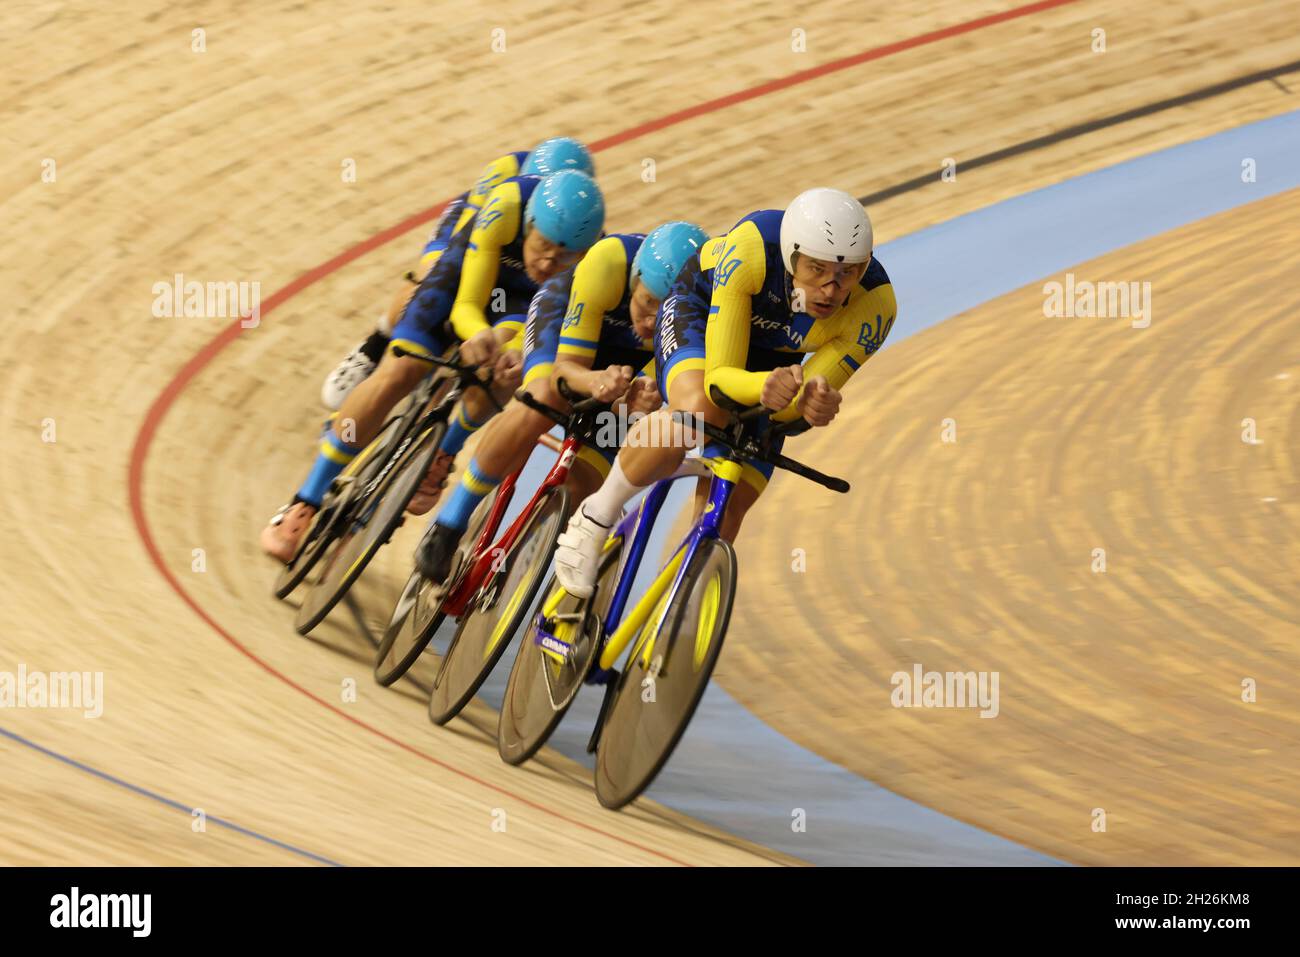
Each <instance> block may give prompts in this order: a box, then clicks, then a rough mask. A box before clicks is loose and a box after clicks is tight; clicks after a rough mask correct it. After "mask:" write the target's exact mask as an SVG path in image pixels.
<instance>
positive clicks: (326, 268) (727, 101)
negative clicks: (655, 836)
mask: <svg viewBox="0 0 1300 957" xmlns="http://www.w3.org/2000/svg"><path fill="white" fill-rule="evenodd" d="M1077 2H1078V0H1040V2H1038V3H1031V4H1028V5H1026V6H1022V7H1015V8H1013V9H1011V10H1005V11H1003V12H1001V13H994V14H990V15H989V16H985V17H979V18H977V19H975V20H968V21H966V22H965V23H959V24H955V25H954V26H951V27H945V28H943V29H941V30H934V31H932V32H930V33H923V34H920V35H919V36H915V37H911V38H909V39H906V40H899V41H898V42H896V43H889V44H886V45H884V46H879V47H873V48H872V49H870V50H865V51H863V52H862V53H856V54H854V55H853V56H848V57H843V58H841V59H839V60H832V61H830V62H829V63H823V64H821V65H820V66H815V67H812V68H810V69H807V70H802V71H800V72H798V73H792V74H790V75H789V76H785V77H780V78H778V79H775V80H769V81H768V82H766V83H762V84H759V85H758V86H753V87H750V88H748V89H745V90H741V91H739V92H737V93H731V94H728V95H727V96H723V97H719V98H717V99H714V100H708V101H706V102H704V103H699V104H696V105H695V106H692V107H688V108H687V109H684V110H679V111H677V112H676V113H669V114H668V115H666V116H662V117H660V118H658V119H655V120H650V121H649V122H647V123H642V124H641V125H640V126H634V127H632V128H630V129H627V130H624V131H623V132H621V133H615V134H614V135H613V136H607V137H606V138H604V139H602V140H597V141H596V142H594V143H591V144H589V148H590V149H591V151H592V152H593V153H595V152H600V151H601V150H607V149H610V148H612V147H615V146H619V145H621V144H623V143H627V142H630V141H632V140H635V139H638V138H640V137H642V136H646V135H648V134H650V133H654V132H658V131H659V130H662V129H666V128H667V127H670V126H675V125H677V124H678V123H684V122H686V121H687V120H691V119H694V118H696V117H698V116H704V115H706V114H708V113H714V112H717V111H718V110H722V109H725V108H726V107H729V106H734V105H736V104H737V103H744V102H747V101H749V100H754V99H757V98H758V97H761V96H766V95H767V94H769V93H775V92H778V91H780V90H785V89H788V88H790V87H792V86H795V85H797V84H800V83H806V82H808V81H809V80H815V79H819V78H820V77H823V76H827V75H828V74H831V73H836V72H838V71H840V70H847V69H849V68H850V67H854V66H859V65H861V64H863V63H869V62H871V61H873V60H880V59H883V58H885V57H888V56H892V55H893V54H895V53H901V52H903V51H904V50H912V49H915V48H917V47H921V46H926V45H928V44H931V43H937V42H939V41H940V40H947V39H950V38H952V37H955V36H960V35H962V34H964V33H971V32H973V31H975V30H981V29H983V28H985V27H990V26H994V25H996V24H999V23H1005V22H1007V21H1009V20H1016V19H1019V18H1021V17H1026V16H1029V15H1031V14H1034V13H1041V12H1043V11H1046V10H1051V9H1053V8H1055V7H1064V6H1067V5H1068V4H1072V3H1077ZM446 205H447V203H446V201H443V202H441V203H439V204H438V205H436V206H433V207H431V208H429V209H426V210H424V211H423V212H420V213H416V214H415V215H413V216H409V217H407V218H406V219H404V220H402V222H400V223H398V224H397V225H395V226H390V227H389V228H388V229H385V230H384V231H383V232H380V233H376V234H375V235H374V236H371V237H370V238H369V239H366V240H364V241H363V242H360V243H358V244H357V245H355V246H353V247H351V248H350V249H347V250H344V251H343V252H342V253H339V255H337V256H335V257H334V258H333V259H330V260H328V261H327V262H324V263H322V264H321V265H319V266H316V267H315V268H314V269H311V270H309V271H307V272H305V273H303V274H302V275H301V276H299V277H298V278H297V279H295V280H293V281H292V282H291V283H289V284H288V285H287V286H284V287H283V288H281V289H278V290H276V291H275V292H274V293H273V294H272V295H271V296H270V297H269V298H268V299H267V300H266V302H265V303H264V304H263V305H262V308H261V313H260V315H261V316H263V317H264V316H266V315H267V314H268V313H270V312H271V311H273V310H274V309H276V308H278V307H279V306H281V305H283V304H284V303H285V302H287V301H288V300H289V299H291V298H293V297H294V296H296V295H297V294H298V293H300V292H302V291H303V290H304V289H306V288H308V287H309V286H312V285H314V284H315V283H317V282H319V281H320V280H321V279H324V278H325V277H326V276H328V275H330V274H331V273H333V272H336V271H338V270H339V269H342V268H343V267H344V266H346V265H348V264H349V263H351V262H354V261H355V260H357V259H360V258H361V257H362V256H364V255H365V254H366V253H368V252H371V251H373V250H375V249H378V248H379V247H380V246H383V245H385V244H386V243H388V242H391V241H392V240H394V239H396V238H397V237H398V236H401V235H403V234H405V233H407V232H409V231H410V230H412V229H415V228H416V227H417V226H420V225H422V224H424V223H427V222H429V221H431V220H432V219H433V218H434V217H436V216H437V215H438V214H439V213H440V212H441V211H442V209H443V208H444V207H445V206H446ZM241 331H242V326H241V320H238V319H237V320H235V321H233V322H232V323H231V324H230V325H229V326H227V327H226V328H225V329H223V330H222V331H221V332H220V333H219V334H218V335H217V336H215V337H214V338H213V339H212V340H211V341H210V342H208V344H207V345H205V346H204V347H203V348H202V349H200V350H199V351H198V352H197V353H196V354H195V355H194V356H193V357H192V358H191V359H190V360H189V361H188V362H186V363H185V365H183V366H182V367H181V368H180V370H179V371H177V373H176V375H175V376H174V377H173V378H172V380H171V381H170V382H168V383H167V385H166V387H165V388H164V389H163V390H162V392H161V393H159V395H158V397H157V398H156V399H154V401H153V404H152V405H150V407H149V411H148V412H146V413H145V417H144V421H143V422H142V423H141V424H140V429H139V431H138V432H137V433H136V437H135V444H134V445H133V446H132V449H131V463H130V467H129V471H128V474H127V490H128V495H129V498H130V503H131V517H132V519H133V520H134V522H135V527H136V531H137V532H138V533H139V535H140V540H141V541H142V542H143V543H144V548H145V551H146V552H147V553H148V555H149V558H150V560H151V561H152V562H153V563H154V566H155V567H156V568H157V569H158V572H159V574H161V575H162V577H163V579H164V580H165V581H166V582H167V584H168V585H170V586H171V588H172V591H174V592H176V594H177V595H178V596H180V599H181V601H183V602H184V603H185V604H186V605H188V606H189V607H190V608H191V609H192V610H193V611H194V613H195V614H196V615H198V616H199V618H201V619H202V620H203V621H204V622H205V623H206V624H207V625H208V626H209V627H210V628H212V630H213V631H215V632H216V633H217V634H218V635H220V636H221V637H222V638H223V639H225V640H226V641H227V642H228V643H229V644H230V645H231V646H233V647H234V648H235V649H237V650H238V651H239V652H240V653H241V654H243V655H245V656H246V657H247V658H248V659H249V660H250V661H252V662H253V663H254V664H256V665H257V666H258V667H260V668H261V669H263V670H264V671H266V672H267V673H268V674H270V675H273V676H274V677H276V678H278V679H279V680H280V681H282V682H284V683H285V684H286V685H288V686H289V687H290V688H293V689H294V690H295V691H297V692H299V693H300V694H303V695H305V696H306V697H308V698H310V699H311V700H312V701H314V702H315V703H316V704H318V705H320V706H321V707H323V708H326V709H328V710H329V711H331V712H333V713H334V714H336V715H338V716H339V717H340V718H343V719H344V720H346V721H350V722H352V723H353V724H355V725H357V726H358V727H360V728H364V729H365V730H366V731H368V732H370V733H371V734H373V735H375V736H377V737H379V738H381V739H383V740H384V741H387V742H388V743H389V744H392V745H394V746H395V747H398V748H401V749H402V750H403V751H406V752H408V753H409V754H413V755H415V756H416V757H418V758H421V759H423V760H425V761H428V762H430V763H431V764H435V765H437V766H438V767H440V768H443V769H444V770H447V771H450V772H451V773H453V774H456V775H458V776H460V777H462V778H464V779H465V780H467V781H473V782H474V783H475V784H480V785H482V786H483V787H485V788H487V789H488V790H491V791H495V792H497V793H498V794H503V795H505V796H507V797H510V798H512V799H514V800H516V801H518V802H519V803H521V804H524V805H526V806H528V807H531V808H533V809H535V810H538V811H541V812H543V813H545V814H549V815H551V816H552V817H554V818H556V819H557V820H561V821H563V822H565V823H566V824H571V825H573V826H574V827H578V828H582V829H583V830H586V831H589V832H591V833H593V834H599V835H600V836H601V837H607V838H609V839H610V840H613V841H617V842H618V843H620V844H624V845H627V846H628V847H633V848H636V849H637V850H640V851H644V852H645V853H647V854H653V855H655V856H657V857H660V858H662V859H664V860H666V861H670V862H672V863H674V864H682V865H684V866H686V862H685V861H681V860H678V859H677V858H674V857H672V856H670V855H668V854H665V853H663V852H662V851H658V850H655V849H654V848H651V847H646V846H644V845H642V844H638V843H636V842H635V841H632V840H629V839H628V838H625V837H620V836H619V835H617V834H611V833H609V832H608V831H604V830H601V829H600V828H598V827H594V826H592V825H590V824H587V823H586V822H584V821H581V820H578V819H575V818H571V817H568V816H566V815H564V814H561V813H559V812H558V811H556V810H554V809H553V808H549V807H547V806H545V805H543V804H540V803H538V802H536V801H533V800H531V799H530V798H527V797H524V796H523V795H521V794H518V793H516V792H514V791H511V790H509V789H508V788H504V787H501V786H500V785H497V784H493V783H491V782H490V781H485V780H483V779H482V778H480V777H477V776H475V775H473V774H471V773H470V772H468V771H465V770H463V769H461V768H458V767H455V766H453V765H451V764H448V763H447V762H445V761H443V760H441V759H439V758H436V757H434V756H433V755H431V754H428V753H427V752H424V751H421V750H420V749H418V748H416V747H414V746H413V745H410V744H407V743H406V742H405V741H402V740H400V739H398V738H395V737H393V736H392V735H390V734H388V733H386V732H384V731H381V730H380V729H379V728H377V727H375V726H374V725H371V724H367V723H366V722H365V721H362V720H361V719H360V718H357V717H356V716H355V715H351V714H349V713H348V712H346V711H344V710H343V709H341V708H339V707H336V706H335V705H333V704H331V703H330V702H328V701H326V700H325V699H324V698H321V697H319V696H318V695H316V694H313V693H312V692H311V691H310V690H308V689H307V688H304V687H303V686H302V685H300V684H298V683H297V682H296V681H294V680H293V679H292V678H290V677H289V676H288V675H286V674H284V673H283V672H281V671H277V670H276V669H275V668H273V667H271V665H269V664H268V663H267V662H265V661H263V660H262V659H261V658H259V657H258V656H257V655H255V654H254V653H253V652H252V651H250V650H249V649H248V648H247V647H246V646H245V645H243V644H242V643H241V642H240V641H239V640H238V639H237V638H235V636H234V635H232V634H231V633H230V632H228V631H226V629H225V628H223V627H222V626H221V624H220V623H219V622H218V621H217V620H216V619H215V618H213V617H212V616H211V615H209V614H208V613H207V612H206V611H204V609H203V607H202V606H201V605H200V604H199V603H198V602H197V601H196V600H195V599H194V597H193V596H191V595H190V593H189V592H188V591H186V590H185V588H184V586H182V585H181V583H180V580H179V579H178V578H177V577H176V576H175V575H174V574H173V573H172V571H171V569H169V568H168V567H167V563H166V562H165V561H164V560H163V556H162V552H161V551H160V550H159V548H158V543H157V541H156V540H155V539H154V537H153V532H152V531H151V530H150V528H149V518H148V516H147V514H146V513H145V507H144V469H145V463H146V461H147V460H148V457H149V449H150V447H151V446H152V444H153V440H154V437H155V435H157V433H158V427H159V426H160V425H161V424H162V420H163V419H164V418H165V417H166V415H167V413H168V411H170V409H171V407H172V404H173V403H174V402H175V401H176V399H177V397H179V396H180V394H181V393H182V392H183V391H185V389H186V388H187V387H188V386H189V384H190V382H192V381H193V380H194V379H195V378H196V377H197V376H198V374H199V373H200V372H202V371H203V369H204V368H205V367H206V366H207V365H208V363H209V362H211V361H212V360H213V359H215V358H216V357H217V355H218V354H220V353H221V352H222V350H224V349H225V348H226V347H227V346H228V345H230V344H231V343H232V342H233V341H234V340H235V339H236V338H237V337H238V336H239V333H240V332H241Z"/></svg>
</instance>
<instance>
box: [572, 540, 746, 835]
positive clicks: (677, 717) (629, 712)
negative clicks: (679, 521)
mask: <svg viewBox="0 0 1300 957" xmlns="http://www.w3.org/2000/svg"><path fill="white" fill-rule="evenodd" d="M736 574H737V572H736V553H735V551H734V550H732V547H731V545H730V544H728V543H727V542H725V541H723V540H722V539H716V538H715V539H709V540H707V541H705V542H702V543H701V544H700V547H699V548H698V549H697V550H696V552H695V555H694V556H693V557H692V558H691V564H690V567H689V568H688V569H687V572H686V575H685V577H684V578H683V579H682V584H681V587H680V589H678V592H677V594H676V595H675V596H674V598H673V601H672V603H671V605H669V607H668V609H667V611H666V613H665V614H664V616H663V618H662V619H661V620H660V624H659V627H658V628H657V629H652V630H650V631H648V632H647V633H646V634H645V635H644V637H643V638H642V640H641V641H640V642H638V644H637V645H635V646H634V647H633V649H632V652H631V654H630V655H629V657H628V661H627V664H626V665H625V666H624V668H623V674H622V676H621V677H620V679H619V687H618V690H617V692H616V693H615V698H614V701H613V704H612V705H611V706H610V710H609V715H608V716H607V717H606V719H605V725H604V727H603V728H602V729H601V732H600V741H599V743H598V745H597V748H596V772H595V778H596V797H597V798H598V799H599V800H600V803H601V804H602V805H604V806H605V807H607V808H610V809H611V810H616V809H618V808H621V807H623V806H625V805H627V804H629V803H630V802H632V801H634V800H636V798H637V797H638V796H639V795H640V794H641V792H642V791H644V790H645V789H646V788H647V787H649V786H650V783H651V782H652V781H654V779H655V776H656V775H658V773H659V772H660V771H661V770H662V769H663V766H664V765H665V764H667V763H668V759H669V757H671V756H672V753H673V749H674V748H676V747H677V742H678V741H680V740H681V737H682V735H683V734H684V733H685V731H686V726H687V725H688V724H690V721H691V716H692V715H694V714H695V709H696V707H697V706H698V705H699V703H700V699H701V698H702V697H704V692H705V689H706V688H707V687H708V684H709V676H710V675H712V674H713V666H714V665H715V664H716V663H717V660H718V655H719V654H720V653H721V651H722V641H723V638H724V637H725V636H726V633H727V623H728V621H730V619H731V607H732V605H733V604H734V603H735V600H736Z"/></svg>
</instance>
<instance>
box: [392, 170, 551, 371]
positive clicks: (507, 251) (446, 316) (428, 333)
mask: <svg viewBox="0 0 1300 957" xmlns="http://www.w3.org/2000/svg"><path fill="white" fill-rule="evenodd" d="M540 181H541V178H540V177H537V176H515V177H511V178H510V179H508V180H506V181H505V182H502V183H499V184H498V185H497V186H495V187H493V188H492V190H491V191H490V192H489V193H488V194H487V197H486V198H485V200H484V203H483V208H482V209H481V210H479V212H478V213H477V215H476V216H475V217H474V219H473V224H472V225H471V226H470V227H468V228H466V229H462V230H460V231H459V232H457V233H455V234H454V235H453V236H452V237H451V240H450V242H449V243H448V244H447V248H446V249H445V250H443V251H442V254H441V255H440V256H439V257H438V261H437V262H436V263H435V264H434V266H433V268H432V269H431V270H429V274H428V275H427V276H425V277H424V279H423V280H422V281H421V282H420V285H419V287H418V288H417V289H416V290H415V292H414V293H413V294H412V296H411V299H410V301H409V302H408V303H407V304H406V309H405V310H404V311H403V313H402V318H401V320H400V321H399V322H398V323H397V326H396V327H395V328H394V329H393V345H394V346H401V347H402V348H403V349H405V350H407V351H408V352H415V353H418V354H420V355H438V354H441V353H442V352H445V351H446V350H447V349H448V348H449V347H450V346H451V345H453V344H454V343H455V341H456V340H458V339H459V340H465V339H469V338H470V337H471V336H473V335H474V334H475V333H477V332H480V331H481V330H483V329H486V328H488V327H489V326H496V327H502V326H504V327H505V328H509V329H511V330H512V331H514V332H515V333H516V342H518V340H519V339H520V338H521V335H520V334H521V333H522V329H523V321H524V316H525V313H526V312H527V310H528V304H529V302H530V301H531V300H532V298H533V296H534V295H536V293H537V289H538V284H537V283H535V282H534V281H533V280H532V279H530V278H529V277H528V273H527V272H526V271H525V269H524V207H525V206H527V204H528V199H529V197H530V196H532V194H533V190H534V189H536V188H537V184H538V183H539V182H540ZM498 289H499V290H501V293H502V294H503V295H504V303H497V302H491V300H492V298H493V295H494V291H495V290H498ZM489 305H491V306H493V307H494V309H497V310H499V312H500V318H498V319H496V320H495V321H490V320H489V319H488V316H487V310H488V307H489ZM448 327H450V328H448ZM512 346H513V347H515V348H518V345H517V344H512Z"/></svg>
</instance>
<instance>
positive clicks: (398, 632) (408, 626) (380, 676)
mask: <svg viewBox="0 0 1300 957" xmlns="http://www.w3.org/2000/svg"><path fill="white" fill-rule="evenodd" d="M498 491H499V488H495V489H493V490H492V491H491V492H489V493H488V495H487V496H486V497H484V499H483V501H481V502H480V503H479V504H478V508H476V509H475V510H474V514H473V515H472V516H471V517H470V521H469V528H468V529H467V530H466V532H465V534H464V535H462V536H461V545H460V548H459V549H457V552H458V554H457V560H456V562H453V565H452V571H451V575H450V579H451V580H452V581H454V580H455V578H456V572H457V566H458V565H459V564H460V563H461V562H463V561H467V560H468V559H469V557H470V556H469V554H468V552H469V550H470V549H472V548H473V547H474V545H475V543H476V542H477V541H478V537H479V534H480V533H481V532H482V530H483V524H484V523H485V522H486V521H487V519H488V516H489V515H490V514H491V513H492V506H493V504H494V503H495V502H496V497H497V492H498ZM445 596H446V591H445V590H444V589H443V587H442V586H441V585H439V584H437V583H435V582H431V581H429V580H428V579H427V578H425V577H424V576H423V575H421V574H420V572H419V570H418V569H417V570H416V571H413V572H412V573H411V577H410V578H409V579H407V582H406V587H405V588H404V589H403V590H402V595H401V597H400V598H398V599H397V604H396V605H395V606H394V607H393V614H392V618H391V619H390V620H389V623H388V628H387V629H385V631H384V636H383V638H381V639H380V641H379V647H378V649H376V651H375V680H376V681H377V682H379V683H380V684H381V685H383V686H384V687H385V688H386V687H388V686H389V685H391V684H393V682H395V681H397V679H398V678H400V677H402V676H403V675H404V674H406V673H407V672H408V671H410V670H411V668H412V667H413V666H414V665H415V663H416V661H418V660H419V658H420V655H422V654H423V653H424V649H425V648H427V647H428V646H429V642H430V641H432V640H433V636H434V634H435V633H436V632H437V630H438V628H439V626H441V625H442V621H443V618H445V617H446V616H445V615H444V614H443V612H442V600H443V598H444V597H445Z"/></svg>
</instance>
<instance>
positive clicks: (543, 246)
mask: <svg viewBox="0 0 1300 957" xmlns="http://www.w3.org/2000/svg"><path fill="white" fill-rule="evenodd" d="M581 258H582V253H581V252H574V251H573V250H571V249H565V248H564V247H563V246H561V245H560V244H559V243H553V242H551V241H550V240H549V239H547V238H546V237H545V236H543V235H542V231H541V230H540V229H530V230H529V231H528V236H527V238H525V239H524V271H525V272H527V273H528V278H529V279H531V280H532V281H533V282H546V280H548V279H550V278H551V277H552V276H558V275H559V274H560V273H562V272H564V270H566V269H568V268H569V267H570V266H576V265H577V264H578V260H579V259H581Z"/></svg>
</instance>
